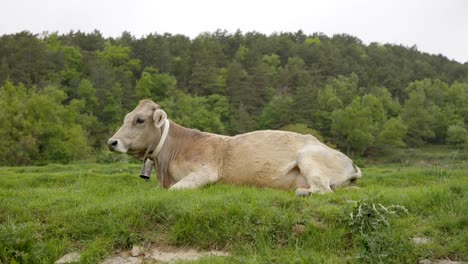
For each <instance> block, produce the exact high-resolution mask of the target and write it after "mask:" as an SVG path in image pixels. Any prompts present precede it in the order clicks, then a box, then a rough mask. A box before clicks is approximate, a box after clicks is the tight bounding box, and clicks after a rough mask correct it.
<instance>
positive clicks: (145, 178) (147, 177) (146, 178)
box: [140, 175, 150, 180]
mask: <svg viewBox="0 0 468 264" xmlns="http://www.w3.org/2000/svg"><path fill="white" fill-rule="evenodd" d="M140 178H142V179H144V180H149V179H150V177H149V176H146V175H140Z"/></svg>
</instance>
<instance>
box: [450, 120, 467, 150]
mask: <svg viewBox="0 0 468 264" xmlns="http://www.w3.org/2000/svg"><path fill="white" fill-rule="evenodd" d="M447 142H448V143H449V144H452V145H455V146H460V147H462V146H466V145H467V143H468V131H467V130H466V128H464V127H462V126H460V125H451V126H449V127H448V129H447Z"/></svg>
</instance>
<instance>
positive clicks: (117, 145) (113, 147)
mask: <svg viewBox="0 0 468 264" xmlns="http://www.w3.org/2000/svg"><path fill="white" fill-rule="evenodd" d="M107 147H108V148H109V150H110V151H117V152H122V153H126V152H127V149H125V148H124V146H123V143H122V141H121V140H120V139H115V138H111V139H109V140H108V141H107Z"/></svg>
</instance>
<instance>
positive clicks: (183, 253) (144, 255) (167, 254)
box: [102, 246, 229, 264]
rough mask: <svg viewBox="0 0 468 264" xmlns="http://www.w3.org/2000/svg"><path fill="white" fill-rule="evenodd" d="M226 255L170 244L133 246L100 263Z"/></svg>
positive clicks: (118, 263) (223, 252) (170, 260)
mask: <svg viewBox="0 0 468 264" xmlns="http://www.w3.org/2000/svg"><path fill="white" fill-rule="evenodd" d="M136 248H138V249H136ZM135 251H138V252H139V254H135ZM132 255H133V256H132ZM136 255H137V256H136ZM227 256H229V253H227V252H225V251H216V250H211V251H197V250H195V249H191V248H177V247H171V246H153V247H151V248H146V249H143V248H142V247H137V246H135V247H134V248H133V249H132V250H131V251H123V252H119V253H117V254H115V255H113V256H111V257H109V258H107V259H106V260H105V261H104V262H102V264H140V263H158V262H165V263H168V262H169V263H173V262H177V261H181V260H183V261H193V260H197V259H199V258H202V257H227Z"/></svg>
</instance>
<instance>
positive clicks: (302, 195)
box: [296, 189, 310, 197]
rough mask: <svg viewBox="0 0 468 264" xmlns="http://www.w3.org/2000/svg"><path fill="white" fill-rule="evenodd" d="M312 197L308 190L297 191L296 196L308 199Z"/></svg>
mask: <svg viewBox="0 0 468 264" xmlns="http://www.w3.org/2000/svg"><path fill="white" fill-rule="evenodd" d="M309 195H310V192H309V191H308V190H306V189H297V190H296V196H298V197H307V196H309Z"/></svg>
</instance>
